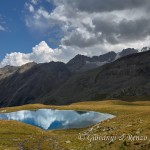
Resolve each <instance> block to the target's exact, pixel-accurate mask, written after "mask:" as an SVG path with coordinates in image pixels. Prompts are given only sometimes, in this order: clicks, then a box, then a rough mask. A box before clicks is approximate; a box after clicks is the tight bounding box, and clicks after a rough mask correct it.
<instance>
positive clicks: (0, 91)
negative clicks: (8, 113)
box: [0, 62, 71, 106]
mask: <svg viewBox="0 0 150 150" xmlns="http://www.w3.org/2000/svg"><path fill="white" fill-rule="evenodd" d="M70 76H71V73H70V71H69V70H68V69H67V67H66V65H65V64H64V63H60V62H57V63H55V62H51V63H47V64H38V65H37V64H34V65H33V64H26V65H24V66H22V67H20V68H19V69H18V70H17V71H16V72H15V73H14V74H12V75H11V76H9V77H7V78H5V79H3V80H0V105H1V106H16V105H23V104H28V103H34V100H35V99H40V98H41V97H43V96H45V94H47V93H50V92H51V91H52V90H53V89H54V88H57V87H58V86H59V85H60V84H63V83H64V82H65V81H66V80H67V79H68V78H69V77H70Z"/></svg>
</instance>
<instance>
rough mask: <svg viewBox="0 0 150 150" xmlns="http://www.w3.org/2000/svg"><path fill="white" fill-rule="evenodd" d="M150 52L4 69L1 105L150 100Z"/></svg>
mask: <svg viewBox="0 0 150 150" xmlns="http://www.w3.org/2000/svg"><path fill="white" fill-rule="evenodd" d="M149 50H150V49H149V48H147V47H145V48H143V49H142V51H143V52H140V53H139V52H138V50H135V49H131V48H129V49H124V50H123V51H121V52H120V53H115V52H109V53H106V54H104V55H100V56H93V57H87V56H83V55H77V56H75V57H74V58H73V59H72V60H70V61H69V62H68V63H67V64H65V63H62V62H50V63H44V64H36V63H34V62H33V63H28V64H25V65H23V66H21V67H12V66H6V67H4V68H1V69H0V106H1V107H4V106H18V105H23V104H30V103H44V104H56V105H64V104H70V103H73V102H80V101H86V100H104V99H123V100H128V101H132V100H149V99H150V92H149V91H150V51H149Z"/></svg>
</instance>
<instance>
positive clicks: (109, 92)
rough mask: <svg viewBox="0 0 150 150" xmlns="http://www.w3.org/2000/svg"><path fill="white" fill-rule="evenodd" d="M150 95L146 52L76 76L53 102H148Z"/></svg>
mask: <svg viewBox="0 0 150 150" xmlns="http://www.w3.org/2000/svg"><path fill="white" fill-rule="evenodd" d="M149 91H150V51H147V52H143V53H138V54H132V55H129V56H126V57H123V58H120V59H118V60H116V61H115V62H113V63H110V64H106V65H104V66H102V67H100V68H97V69H95V70H92V71H88V72H85V73H82V74H78V75H76V76H73V77H71V78H70V79H69V80H68V81H67V82H66V83H64V84H63V85H62V86H61V87H60V88H59V89H58V90H57V91H56V92H55V93H54V94H53V95H51V98H53V99H55V100H57V103H56V104H66V103H72V102H77V101H84V100H92V99H93V100H95V99H113V98H114V99H115V98H120V99H125V100H130V99H134V98H136V99H139V98H143V99H145V98H146V99H148V98H150V93H149ZM51 98H49V99H47V101H46V103H50V100H51Z"/></svg>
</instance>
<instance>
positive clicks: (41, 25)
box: [1, 0, 150, 66]
mask: <svg viewBox="0 0 150 150" xmlns="http://www.w3.org/2000/svg"><path fill="white" fill-rule="evenodd" d="M46 5H51V6H52V9H48V8H47V7H46ZM149 8H150V1H149V0H142V1H141V0H123V1H121V0H86V2H85V0H46V1H40V0H39V1H38V0H32V1H30V2H28V3H26V4H25V9H26V15H25V23H26V26H27V27H28V28H29V29H30V30H31V31H32V32H35V33H37V32H39V33H40V34H41V35H49V36H50V37H49V39H52V38H54V37H55V36H56V34H57V35H61V36H60V37H59V38H55V39H56V40H58V41H56V40H54V42H55V43H58V47H57V48H56V49H51V48H50V47H49V49H51V52H48V53H50V55H49V57H48V58H46V56H45V55H44V56H43V55H41V59H40V56H39V54H35V56H36V57H34V56H33V55H32V54H33V53H35V52H34V50H33V52H32V53H31V54H22V53H20V54H19V53H12V54H11V55H10V54H8V55H7V56H6V57H5V59H4V60H3V61H2V62H1V65H2V66H4V64H13V65H21V64H23V63H24V62H28V61H36V62H38V61H37V59H35V58H38V59H39V60H40V62H44V60H45V61H46V62H47V61H48V60H49V61H51V60H59V61H64V62H67V61H68V60H69V59H71V58H72V57H74V56H75V55H76V54H83V55H88V56H93V55H101V54H103V53H105V52H108V51H116V52H118V51H121V50H122V49H125V48H128V47H134V48H136V49H141V48H142V47H145V46H149V45H150V42H149V41H150V26H149V24H150V17H149V15H150V11H149V10H150V9H149ZM56 30H57V31H58V32H57V33H55V32H54V31H56ZM50 41H52V42H53V40H50ZM39 49H41V48H39ZM47 49H48V48H47ZM45 53H46V52H43V54H45ZM28 55H29V56H28ZM13 57H14V58H13ZM15 57H16V58H17V59H19V60H18V61H17V60H16V58H15ZM14 62H15V63H14Z"/></svg>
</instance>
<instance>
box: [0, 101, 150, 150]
mask: <svg viewBox="0 0 150 150" xmlns="http://www.w3.org/2000/svg"><path fill="white" fill-rule="evenodd" d="M40 108H53V109H73V110H93V111H99V112H103V113H110V114H113V115H115V116H116V117H115V118H113V119H109V120H107V121H103V122H102V123H99V124H97V125H95V126H93V127H88V128H83V129H69V130H58V131H44V130H42V129H39V128H37V127H34V126H31V125H26V124H23V123H21V122H17V121H0V150H1V149H2V150H4V149H10V150H13V149H14V150H17V149H19V148H21V147H22V148H24V149H29V150H30V149H36V150H37V149H40V148H41V149H42V150H49V149H51V150H55V149H58V150H61V149H65V150H67V149H68V150H71V149H72V150H82V149H83V150H86V149H87V150H100V149H104V150H107V149H108V150H111V149H112V150H117V149H127V150H133V149H139V150H141V149H144V150H146V149H149V148H150V102H149V101H147V102H143V101H142V102H124V101H120V100H116V101H112V100H110V101H109V100H108V101H100V102H98V101H96V102H81V103H75V104H72V105H68V106H46V105H42V104H33V105H24V106H20V107H11V108H2V109H0V112H1V113H5V112H12V111H18V110H34V109H40ZM79 133H81V134H84V133H86V134H87V135H90V137H92V136H93V135H94V134H97V135H99V136H106V135H107V136H121V135H123V134H131V135H133V136H135V135H138V136H147V137H148V138H149V140H145V141H144V140H140V141H139V140H134V141H131V140H128V139H127V138H126V139H124V140H115V141H112V142H110V141H91V142H90V141H89V140H87V139H85V140H83V141H81V140H79V139H78V137H79Z"/></svg>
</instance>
